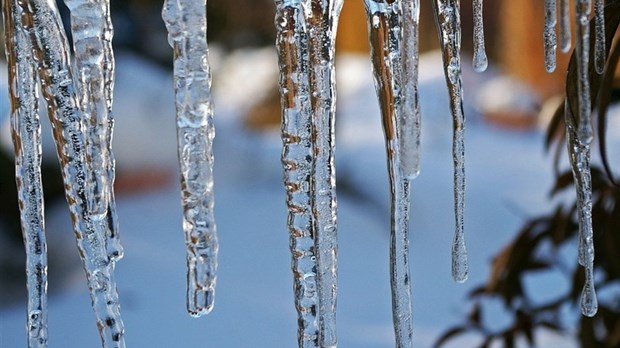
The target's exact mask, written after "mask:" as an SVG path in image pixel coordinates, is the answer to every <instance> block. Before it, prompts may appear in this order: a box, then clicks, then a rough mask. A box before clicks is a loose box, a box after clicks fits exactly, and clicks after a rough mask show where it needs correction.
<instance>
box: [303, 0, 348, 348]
mask: <svg viewBox="0 0 620 348" xmlns="http://www.w3.org/2000/svg"><path fill="white" fill-rule="evenodd" d="M342 4H343V0H309V1H308V0H306V4H305V7H304V9H305V10H306V11H307V12H306V24H307V31H308V59H309V61H308V62H309V78H310V90H311V98H310V103H311V107H312V127H313V137H314V139H315V141H316V143H315V146H314V154H315V158H314V165H313V173H314V179H313V184H314V185H313V187H312V200H313V204H314V206H313V214H314V215H313V219H314V226H315V231H316V235H315V247H316V250H317V262H318V274H317V280H318V291H319V344H320V346H321V347H335V346H336V343H337V337H336V293H337V279H336V278H337V253H338V239H337V227H336V168H335V163H334V151H335V139H334V126H335V123H334V122H335V111H336V88H335V87H336V75H335V70H334V58H335V57H334V55H335V43H336V31H337V27H338V18H339V15H340V10H341V9H342Z"/></svg>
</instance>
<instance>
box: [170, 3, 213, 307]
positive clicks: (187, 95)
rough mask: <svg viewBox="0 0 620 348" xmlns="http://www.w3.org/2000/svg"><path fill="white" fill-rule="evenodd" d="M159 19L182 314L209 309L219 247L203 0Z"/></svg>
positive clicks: (177, 5) (172, 8) (172, 5)
mask: <svg viewBox="0 0 620 348" xmlns="http://www.w3.org/2000/svg"><path fill="white" fill-rule="evenodd" d="M162 18H163V20H164V22H165V24H166V28H167V29H168V41H169V43H170V45H171V46H172V48H173V49H174V91H175V103H176V109H177V139H178V155H179V162H180V167H181V190H182V206H183V231H184V232H185V243H186V245H187V310H188V312H189V314H190V315H192V316H201V315H203V314H207V313H209V312H210V311H211V310H212V309H213V300H214V295H215V282H216V279H217V277H216V269H217V254H218V249H219V246H218V241H217V233H216V225H215V216H214V213H213V209H214V192H213V138H214V137H215V128H214V126H213V102H212V97H211V91H210V89H211V67H210V65H209V60H208V45H207V14H206V0H203V1H192V0H167V1H165V3H164V8H163V11H162Z"/></svg>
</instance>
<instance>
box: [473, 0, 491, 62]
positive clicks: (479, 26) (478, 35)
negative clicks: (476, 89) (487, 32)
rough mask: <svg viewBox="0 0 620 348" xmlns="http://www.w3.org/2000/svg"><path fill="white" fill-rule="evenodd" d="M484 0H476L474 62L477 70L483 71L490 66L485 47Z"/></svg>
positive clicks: (474, 4)
mask: <svg viewBox="0 0 620 348" xmlns="http://www.w3.org/2000/svg"><path fill="white" fill-rule="evenodd" d="M482 1H483V0H474V3H473V11H474V62H473V67H474V70H475V71H476V72H483V71H485V70H487V67H488V66H489V60H488V59H487V53H486V49H485V47H484V20H483V15H482V14H483V12H482Z"/></svg>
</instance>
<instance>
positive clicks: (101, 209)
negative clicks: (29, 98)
mask: <svg viewBox="0 0 620 348" xmlns="http://www.w3.org/2000/svg"><path fill="white" fill-rule="evenodd" d="M64 2H65V4H66V5H67V7H68V8H69V10H70V11H71V32H72V37H73V50H74V52H75V67H76V75H77V76H76V77H77V86H78V88H77V91H78V98H79V104H80V108H81V110H82V114H83V120H84V129H85V130H86V134H87V136H86V152H87V154H88V155H87V158H88V159H89V160H88V161H87V165H88V168H89V179H88V180H87V181H86V182H87V185H88V188H89V194H88V196H89V201H88V213H89V214H90V215H91V216H92V219H93V221H94V223H95V226H96V228H97V229H98V230H99V232H98V233H103V234H105V235H106V236H107V241H106V247H107V249H108V252H107V253H108V256H109V257H110V259H111V261H112V262H115V261H117V260H118V259H120V258H121V257H122V256H123V248H122V245H121V243H120V238H119V234H118V223H117V220H118V218H117V216H116V204H115V201H114V190H113V187H112V185H113V181H114V176H115V175H114V157H113V155H112V127H113V120H112V113H111V111H112V110H111V109H112V96H111V93H112V89H111V86H113V79H114V73H113V71H109V70H111V69H112V67H113V66H114V56H113V52H112V45H111V40H112V37H111V35H112V27H111V20H110V9H109V7H110V4H109V0H64Z"/></svg>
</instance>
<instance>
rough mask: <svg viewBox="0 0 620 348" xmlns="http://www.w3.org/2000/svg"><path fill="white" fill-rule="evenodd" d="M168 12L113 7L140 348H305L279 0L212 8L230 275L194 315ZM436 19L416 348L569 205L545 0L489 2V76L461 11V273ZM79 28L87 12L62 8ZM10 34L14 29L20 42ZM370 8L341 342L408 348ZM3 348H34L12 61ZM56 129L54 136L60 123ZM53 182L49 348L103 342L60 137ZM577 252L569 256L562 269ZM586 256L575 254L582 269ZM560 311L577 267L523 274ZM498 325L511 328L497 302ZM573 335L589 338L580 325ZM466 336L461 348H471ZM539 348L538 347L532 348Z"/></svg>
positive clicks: (347, 197) (347, 104) (545, 343)
mask: <svg viewBox="0 0 620 348" xmlns="http://www.w3.org/2000/svg"><path fill="white" fill-rule="evenodd" d="M161 6H162V1H150V0H125V1H114V0H113V1H112V15H113V22H114V29H115V36H114V47H115V53H116V59H117V63H116V66H117V72H116V76H117V79H116V89H115V104H114V114H115V118H116V129H115V136H114V150H115V156H116V160H117V181H116V192H117V197H118V202H117V204H118V214H119V220H120V226H121V238H122V240H123V243H124V245H125V253H126V256H125V258H124V259H123V260H121V261H120V262H119V263H118V265H117V274H118V276H117V281H118V287H119V293H120V298H121V304H122V310H123V318H124V320H125V325H126V329H127V336H126V337H127V342H128V345H129V346H133V347H173V346H174V347H191V346H198V345H205V344H206V345H208V346H213V347H290V346H294V345H295V336H296V314H295V309H294V306H293V297H292V295H293V293H292V277H291V271H290V253H289V251H288V235H287V230H286V207H285V204H284V188H283V184H282V182H281V181H282V180H281V178H282V167H281V164H280V152H281V141H280V138H279V120H280V111H279V97H278V91H277V77H278V66H277V57H276V54H275V50H274V47H273V43H274V41H275V32H274V27H273V18H274V12H275V8H274V3H273V1H271V0H235V1H226V0H209V1H208V5H207V8H208V10H207V13H208V38H209V43H210V61H211V64H212V66H213V94H214V100H215V118H216V121H215V122H216V133H217V136H216V140H215V161H216V162H215V166H216V169H215V181H216V188H215V191H216V219H217V221H218V230H219V236H220V243H221V247H220V269H219V280H218V288H217V295H216V306H215V310H214V312H213V313H212V314H210V315H209V316H207V317H205V318H202V319H191V318H189V317H188V316H187V315H186V314H185V313H184V311H185V310H184V308H185V304H184V301H185V293H184V291H185V290H184V289H185V251H184V242H183V234H182V230H181V209H180V195H179V188H178V174H177V164H176V140H175V129H174V127H175V121H174V118H175V113H174V104H173V90H172V75H171V71H172V50H171V49H170V47H169V46H168V44H167V40H166V36H167V34H166V30H165V27H164V24H163V22H162V20H161ZM421 6H422V7H421V15H420V21H421V24H420V48H421V60H420V103H421V107H422V117H423V132H424V133H423V144H422V158H423V160H422V173H421V175H420V177H419V178H418V179H416V181H415V182H414V183H413V190H412V192H413V193H412V196H413V205H412V220H411V258H412V265H411V272H412V279H413V299H414V317H415V319H414V325H415V330H416V331H415V335H416V336H415V340H416V346H419V347H430V346H432V344H433V342H435V341H436V340H437V338H438V337H439V336H440V335H441V334H442V332H444V331H445V330H446V329H448V328H449V327H451V326H452V325H454V324H455V323H457V322H458V321H459V320H460V319H462V317H463V316H464V315H466V314H467V313H468V312H469V310H470V308H469V305H468V303H467V302H466V295H467V293H468V292H470V291H471V290H472V288H473V287H474V286H475V285H479V284H480V283H481V282H483V281H484V280H485V279H486V277H487V274H488V272H489V269H490V261H491V259H492V257H493V255H495V254H496V253H497V252H498V251H499V250H500V248H501V247H502V246H504V245H505V244H506V243H508V242H509V241H510V240H511V239H512V238H513V236H514V234H515V231H516V230H517V228H518V227H519V226H520V225H521V224H522V223H523V222H524V221H525V220H526V219H528V218H530V217H532V216H533V215H535V214H540V213H543V212H546V211H549V210H550V208H551V205H550V202H549V200H548V196H547V194H546V192H547V191H548V190H549V189H550V188H551V185H552V182H553V174H552V165H551V162H552V160H551V158H550V156H547V155H545V153H544V151H543V135H544V129H545V127H546V125H547V123H548V121H549V119H550V116H551V115H552V114H553V112H554V111H555V109H556V108H557V106H558V105H559V101H558V97H561V96H562V95H563V89H564V79H565V74H566V67H567V62H568V55H563V54H561V53H560V52H559V51H558V66H557V69H556V71H555V72H554V73H551V74H548V73H546V72H545V70H544V63H543V35H542V33H543V18H544V11H543V6H542V3H541V2H540V1H534V0H528V1H519V2H516V1H509V0H502V1H499V0H497V1H487V2H486V3H485V4H484V6H485V7H484V20H485V29H486V30H485V35H486V47H487V52H488V55H489V59H490V67H489V69H488V71H487V72H484V73H481V74H476V73H474V72H473V70H472V68H471V52H472V46H473V44H472V32H473V25H472V23H473V21H472V9H471V3H470V2H468V1H465V2H463V3H462V4H461V10H462V15H461V21H462V45H463V55H462V66H463V76H464V77H463V78H464V89H465V104H464V105H465V112H466V116H467V118H468V129H467V134H466V137H467V138H466V144H467V145H466V146H467V175H468V179H467V180H468V191H467V192H468V194H467V209H466V217H465V219H466V232H467V234H468V237H467V238H468V243H469V250H470V255H471V256H470V262H471V266H470V269H471V271H470V273H471V276H470V280H469V282H468V283H466V284H464V285H457V284H455V283H453V282H452V281H451V279H450V242H451V238H452V237H451V236H452V233H453V229H454V228H453V212H452V206H453V203H452V191H451V190H452V178H451V176H452V159H451V124H452V123H451V119H450V114H449V108H448V95H447V90H446V87H445V79H444V76H443V70H442V64H441V55H440V53H439V52H438V51H437V48H438V40H437V32H436V27H435V22H434V19H433V15H432V7H431V4H430V2H426V1H422V4H421ZM59 7H60V8H61V11H62V13H63V17H64V19H65V20H66V22H65V25H66V26H67V25H68V18H69V14H68V11H67V10H66V8H65V7H64V5H62V4H59ZM2 38H4V35H2ZM368 51H369V50H368V39H367V29H366V16H365V12H364V8H363V2H362V1H361V0H358V1H350V0H347V1H345V4H344V9H343V12H342V15H341V19H340V26H339V32H338V39H337V52H338V56H337V63H336V69H337V74H338V77H337V83H338V86H337V91H338V104H337V106H338V111H337V121H336V122H337V126H336V128H337V180H338V199H339V233H340V251H339V260H340V261H339V262H340V264H339V273H340V278H339V279H340V280H339V284H340V285H339V300H338V301H339V305H338V310H339V311H338V324H339V326H338V332H339V338H340V343H341V346H343V347H386V346H391V345H393V343H392V342H393V331H392V327H391V312H390V297H389V275H388V242H389V229H390V228H389V196H388V195H389V191H388V182H387V174H386V169H385V168H386V165H385V163H386V159H385V151H384V144H383V135H382V129H381V124H380V116H379V108H378V105H377V101H376V97H375V94H374V85H373V80H372V75H371V68H370V60H369V57H368ZM0 74H1V75H0V121H1V122H2V125H3V126H2V128H3V130H2V133H0V142H1V143H2V144H3V149H2V155H1V156H2V157H1V162H0V193H1V199H0V347H23V346H25V342H26V337H25V335H26V331H25V316H26V315H25V295H26V289H25V276H24V271H23V268H24V267H23V265H24V260H25V255H24V251H23V247H22V241H21V234H20V232H19V220H18V219H19V216H18V210H17V201H16V198H15V187H14V177H13V175H14V174H13V170H14V169H13V164H12V155H11V151H12V150H11V146H12V145H11V143H10V138H9V133H8V120H7V118H8V117H7V115H8V110H9V106H8V97H7V70H6V62H5V60H2V61H1V62H0ZM44 123H46V122H44ZM44 136H45V137H46V138H45V139H44V153H45V167H44V169H43V170H44V180H45V182H44V185H45V187H46V192H45V194H46V196H45V200H46V219H47V220H46V224H47V225H46V227H47V235H48V243H49V247H48V251H49V274H50V278H49V279H50V284H49V291H50V302H49V311H50V314H49V315H50V324H49V326H50V327H49V335H50V347H91V346H96V345H97V344H98V337H97V330H96V326H95V323H94V320H93V319H94V317H93V315H92V311H91V309H90V303H89V298H88V293H87V289H86V282H85V280H84V275H83V272H82V270H81V263H80V261H79V259H78V256H77V250H76V249H75V242H74V240H73V234H72V232H71V228H70V224H69V218H68V216H69V215H68V209H67V207H66V203H65V202H64V198H63V196H62V184H61V180H60V174H59V170H58V168H57V164H56V163H57V161H56V158H55V154H54V152H53V151H54V148H53V145H52V140H51V134H50V131H49V126H47V125H45V126H44ZM564 254H565V255H564ZM574 254H575V250H574V248H572V249H571V248H567V250H565V251H564V252H563V254H561V255H559V256H558V257H565V258H567V259H570V258H573V257H574ZM525 284H526V286H527V291H528V293H530V294H532V296H533V297H534V298H538V299H540V301H544V300H546V299H551V298H553V297H554V296H557V294H560V293H562V292H565V291H567V289H568V288H569V286H570V282H569V280H567V279H566V278H565V277H563V276H562V275H561V274H560V273H559V271H557V270H556V271H555V272H554V271H553V270H551V271H548V272H542V273H540V274H536V275H534V276H532V277H530V278H528V279H526V280H525ZM489 302H490V303H489V306H488V308H490V309H488V311H489V312H488V315H489V316H488V317H487V320H488V321H489V322H488V324H489V325H490V326H491V327H494V328H497V329H498V330H499V329H501V328H502V327H505V326H507V325H509V323H510V315H511V314H510V313H508V312H507V310H506V308H505V306H504V305H503V304H502V302H501V301H499V300H497V301H494V300H489ZM574 309H575V308H568V309H566V316H565V318H564V320H565V321H566V324H567V327H568V330H566V331H563V332H561V333H558V332H555V331H551V330H542V329H541V330H538V331H537V332H536V337H537V343H538V346H539V347H559V346H562V347H573V346H577V345H578V344H577V343H576V341H575V340H574V339H573V336H574V334H575V330H576V328H575V323H576V322H577V317H578V315H577V312H576V311H575V310H574ZM571 328H572V329H571ZM480 340H481V338H480V337H479V336H476V335H473V334H472V335H465V336H464V337H461V338H460V341H458V342H456V341H455V342H453V344H454V345H453V346H454V347H473V346H476V345H477V344H479V343H480ZM519 344H520V345H519V346H521V345H523V346H525V345H526V344H525V341H519Z"/></svg>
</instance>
